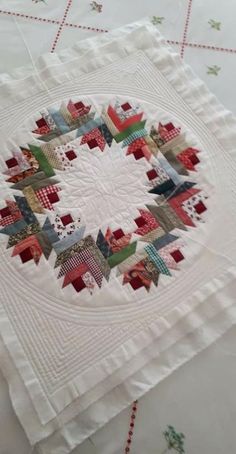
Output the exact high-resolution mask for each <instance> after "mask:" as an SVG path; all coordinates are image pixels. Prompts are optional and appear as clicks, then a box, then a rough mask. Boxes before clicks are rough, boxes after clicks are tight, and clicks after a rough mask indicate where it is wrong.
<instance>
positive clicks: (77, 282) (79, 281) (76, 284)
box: [72, 276, 86, 292]
mask: <svg viewBox="0 0 236 454" xmlns="http://www.w3.org/2000/svg"><path fill="white" fill-rule="evenodd" d="M72 285H73V287H74V289H75V290H76V291H77V292H80V291H81V290H83V288H85V287H86V285H85V283H84V281H83V279H82V277H81V276H79V277H77V279H75V280H74V281H73V282H72Z"/></svg>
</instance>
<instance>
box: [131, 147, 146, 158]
mask: <svg viewBox="0 0 236 454" xmlns="http://www.w3.org/2000/svg"><path fill="white" fill-rule="evenodd" d="M133 155H134V157H135V159H136V160H138V159H141V158H143V157H144V154H143V150H142V149H141V148H138V149H137V150H135V151H134V153H133Z"/></svg>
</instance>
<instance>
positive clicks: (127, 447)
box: [124, 400, 138, 454]
mask: <svg viewBox="0 0 236 454" xmlns="http://www.w3.org/2000/svg"><path fill="white" fill-rule="evenodd" d="M137 404H138V401H137V400H135V401H134V402H133V404H132V412H131V415H130V423H129V430H128V436H127V440H126V445H125V450H124V452H125V454H127V453H130V451H131V444H132V440H133V435H134V425H135V418H136V414H137Z"/></svg>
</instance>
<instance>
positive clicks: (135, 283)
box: [129, 276, 143, 290]
mask: <svg viewBox="0 0 236 454" xmlns="http://www.w3.org/2000/svg"><path fill="white" fill-rule="evenodd" d="M129 283H130V285H131V287H132V288H133V290H137V289H138V288H140V287H143V282H142V280H141V279H140V277H139V276H137V277H133V279H131V281H130V282H129Z"/></svg>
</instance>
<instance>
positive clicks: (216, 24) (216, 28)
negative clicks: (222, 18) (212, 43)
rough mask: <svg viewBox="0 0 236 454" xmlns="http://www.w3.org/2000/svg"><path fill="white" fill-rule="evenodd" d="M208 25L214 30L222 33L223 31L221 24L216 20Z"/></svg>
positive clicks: (211, 20)
mask: <svg viewBox="0 0 236 454" xmlns="http://www.w3.org/2000/svg"><path fill="white" fill-rule="evenodd" d="M208 24H209V25H210V26H211V28H214V29H215V30H218V31H220V29H221V22H218V21H216V20H214V19H210V20H209V21H208Z"/></svg>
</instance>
